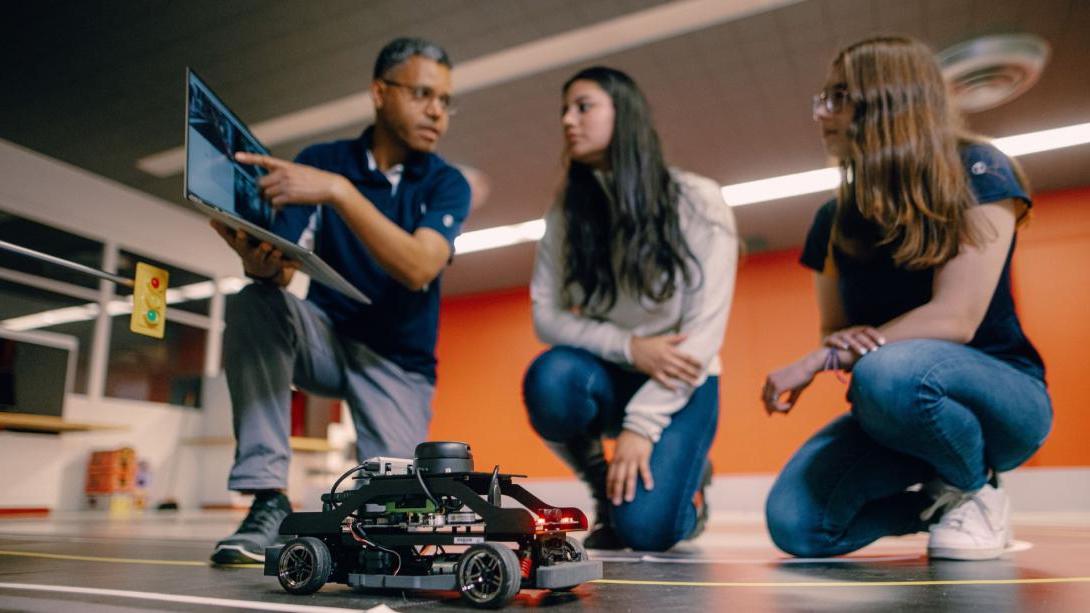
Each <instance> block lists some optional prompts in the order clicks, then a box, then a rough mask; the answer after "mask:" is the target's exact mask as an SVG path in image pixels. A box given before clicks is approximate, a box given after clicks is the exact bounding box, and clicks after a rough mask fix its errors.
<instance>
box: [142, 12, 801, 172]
mask: <svg viewBox="0 0 1090 613" xmlns="http://www.w3.org/2000/svg"><path fill="white" fill-rule="evenodd" d="M799 1H800V0H679V1H677V2H667V3H664V4H661V5H658V6H654V7H651V8H649V9H645V10H642V11H636V12H634V13H629V14H627V15H621V16H620V17H617V18H615V19H609V20H606V21H602V22H599V23H594V24H591V25H589V26H586V27H582V28H577V29H574V30H568V31H566V32H562V33H560V34H557V35H555V36H548V37H545V38H542V39H539V40H536V41H532V42H529V43H525V44H522V45H516V46H514V47H511V48H509V49H504V50H502V51H498V52H496V53H492V54H490V55H486V56H483V57H479V58H476V59H473V60H470V61H468V62H463V63H460V64H458V65H457V66H455V67H454V72H453V75H452V78H453V80H454V85H455V91H456V92H457V94H458V95H462V94H467V93H469V92H472V91H476V90H479V89H484V88H487V87H492V86H494V85H499V84H501V83H505V82H507V81H512V80H515V79H521V78H525V77H528V76H531V75H534V74H538V73H541V72H545V71H547V70H551V69H553V68H558V67H560V66H567V65H570V64H574V63H576V62H581V61H583V60H587V59H591V58H597V57H602V56H606V55H609V54H611V53H617V52H619V51H624V50H625V49H631V48H633V47H639V46H641V45H646V44H648V43H652V42H655V41H657V40H663V39H666V38H670V37H672V36H679V35H681V34H685V33H687V32H693V31H696V30H703V29H705V28H710V27H712V26H715V25H718V24H721V23H726V22H728V21H733V20H736V19H742V18H743V17H748V16H750V15H754V14H757V13H762V12H765V11H771V10H774V9H777V8H780V7H783V6H787V5H789V4H795V3H796V2H799ZM369 91H370V90H369V89H367V90H364V91H361V92H357V93H355V94H352V95H349V96H345V97H343V98H338V99H337V100H331V101H329V102H325V103H322V104H318V105H315V106H312V107H309V108H306V109H302V110H300V111H296V112H294V113H288V114H286V115H281V116H279V117H274V118H272V119H269V120H267V121H263V122H261V123H256V124H254V125H252V126H250V127H251V129H252V131H253V133H254V135H255V136H257V138H258V139H260V140H261V141H262V142H263V143H264V144H265V145H266V146H268V147H274V146H276V145H279V144H281V143H286V142H292V141H297V140H302V139H304V138H307V137H310V136H315V135H318V134H327V133H329V132H332V131H334V130H339V129H341V128H345V127H348V126H352V125H359V124H365V123H370V122H371V120H372V119H374V115H375V109H374V106H372V104H371V95H370V93H369ZM184 165H185V150H184V149H183V148H182V147H175V148H173V149H168V150H166V151H161V152H159V153H155V154H152V155H149V156H145V157H143V158H140V159H139V160H137V161H136V167H137V168H139V169H140V170H143V171H144V172H147V173H149V174H152V175H155V176H157V177H169V176H172V175H175V174H177V173H179V172H181V171H182V166H184Z"/></svg>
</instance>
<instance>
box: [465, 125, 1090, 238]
mask: <svg viewBox="0 0 1090 613" xmlns="http://www.w3.org/2000/svg"><path fill="white" fill-rule="evenodd" d="M992 143H993V144H994V145H995V146H996V147H998V148H999V149H1000V150H1002V151H1003V152H1004V153H1006V154H1007V155H1009V156H1012V157H1014V156H1020V155H1029V154H1031V153H1038V152H1041V151H1050V150H1052V149H1060V148H1063V147H1073V146H1075V145H1083V144H1087V143H1090V123H1082V124H1076V125H1073V126H1066V127H1063V128H1056V129H1053V130H1042V131H1040V132H1030V133H1027V134H1018V135H1015V136H1006V137H1003V138H997V139H994V140H992ZM839 183H840V169H839V168H835V167H834V168H822V169H819V170H809V171H806V172H797V173H794V174H789V175H781V176H779V177H772V178H769V179H759V180H757V181H746V182H744V183H734V184H732V185H724V186H723V187H722V188H721V189H722V193H723V200H724V201H725V202H726V203H727V204H729V205H730V206H742V205H746V204H754V203H757V202H768V201H770V200H780V199H782V198H790V197H792V196H803V195H806V194H813V193H817V192H825V191H831V190H833V189H836V186H837V185H838V184H839ZM544 234H545V220H544V219H535V220H533V221H524V222H522V223H517V224H513V225H510V226H498V227H495V228H487V229H484V230H474V231H471V232H465V233H463V234H462V235H461V236H459V237H458V238H457V239H455V240H454V247H455V251H456V252H457V253H460V254H461V253H472V252H474V251H483V250H485V249H495V248H497V247H506V246H508V245H515V244H518V243H525V242H530V241H535V240H538V239H540V238H541V237H542V236H543V235H544Z"/></svg>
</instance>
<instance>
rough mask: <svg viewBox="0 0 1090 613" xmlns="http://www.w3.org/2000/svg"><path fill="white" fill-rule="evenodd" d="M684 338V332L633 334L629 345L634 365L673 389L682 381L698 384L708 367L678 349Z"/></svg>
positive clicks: (669, 388) (667, 387) (664, 385)
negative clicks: (659, 334) (650, 334)
mask: <svg viewBox="0 0 1090 613" xmlns="http://www.w3.org/2000/svg"><path fill="white" fill-rule="evenodd" d="M684 340H685V335H684V334H663V335H661V336H633V337H632V339H631V340H630V341H629V344H628V351H629V353H630V354H631V356H632V365H633V366H635V367H636V370H638V371H640V372H642V373H643V374H645V375H648V376H649V377H651V378H652V379H654V380H655V381H658V382H659V383H661V384H662V386H663V387H665V388H666V389H668V390H673V389H674V388H675V387H676V386H677V384H678V383H686V384H688V385H696V382H697V381H698V380H700V375H701V374H702V373H703V372H704V366H703V365H702V364H701V363H700V361H699V360H697V359H696V358H694V357H693V356H691V355H689V354H687V353H685V352H684V351H682V350H680V349H678V347H677V346H678V345H679V344H680V343H681V342H682V341H684Z"/></svg>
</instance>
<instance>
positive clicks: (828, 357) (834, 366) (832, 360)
mask: <svg viewBox="0 0 1090 613" xmlns="http://www.w3.org/2000/svg"><path fill="white" fill-rule="evenodd" d="M821 370H840V353H839V352H838V351H837V350H836V348H834V347H829V348H828V350H826V351H825V364H824V365H822V367H821Z"/></svg>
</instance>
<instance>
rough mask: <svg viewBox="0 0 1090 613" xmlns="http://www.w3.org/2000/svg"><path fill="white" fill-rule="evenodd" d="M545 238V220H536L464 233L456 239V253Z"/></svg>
mask: <svg viewBox="0 0 1090 613" xmlns="http://www.w3.org/2000/svg"><path fill="white" fill-rule="evenodd" d="M542 236H545V220H544V219H534V220H531V221H524V222H522V223H517V224H512V225H510V226H498V227H495V228H487V229H484V230H473V231H470V232H463V233H462V234H461V235H459V236H458V238H456V239H454V252H455V253H458V254H462V253H473V252H474V251H484V250H485V249H495V248H497V247H506V246H508V245H517V244H519V243H528V242H531V241H536V240H541V237H542Z"/></svg>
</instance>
